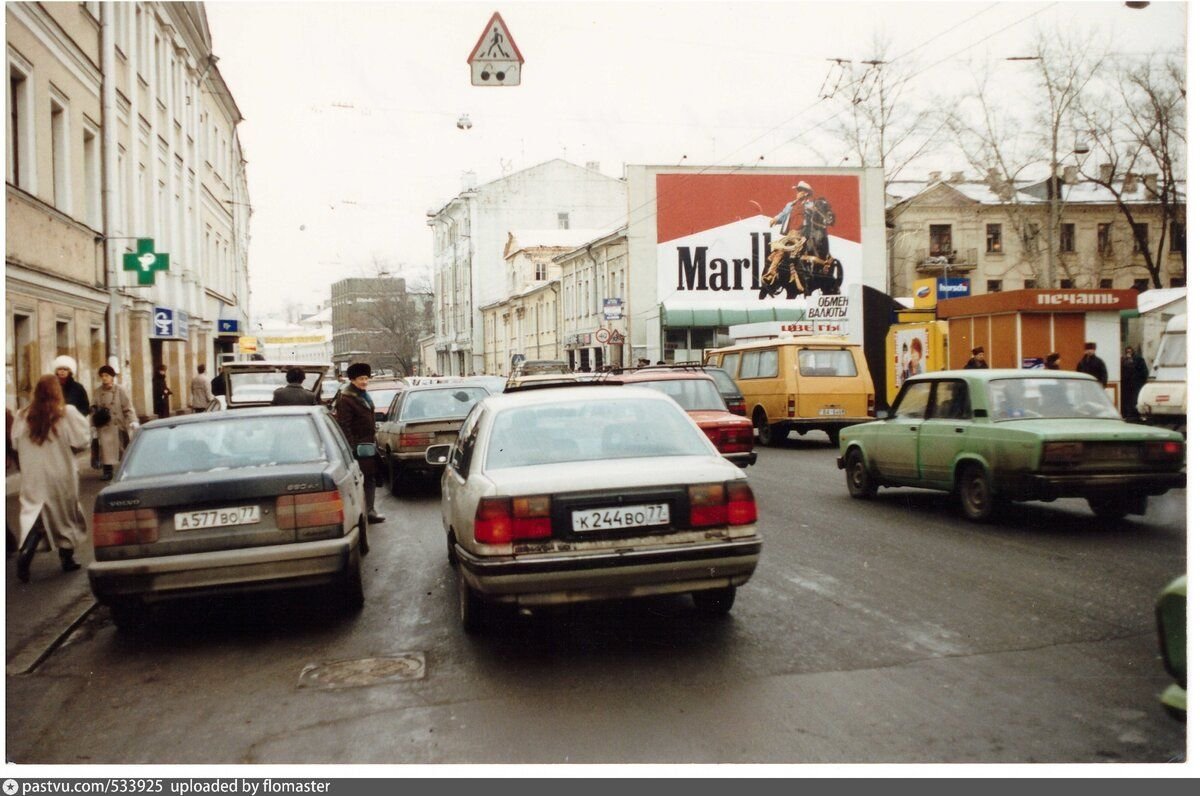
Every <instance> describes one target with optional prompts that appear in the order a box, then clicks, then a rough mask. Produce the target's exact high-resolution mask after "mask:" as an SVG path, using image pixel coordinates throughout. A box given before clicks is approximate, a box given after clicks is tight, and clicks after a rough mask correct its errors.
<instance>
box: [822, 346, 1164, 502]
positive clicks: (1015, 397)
mask: <svg viewBox="0 0 1200 796" xmlns="http://www.w3.org/2000/svg"><path fill="white" fill-rule="evenodd" d="M838 467H841V468H844V469H845V471H846V487H847V488H848V489H849V491H850V494H851V495H852V496H854V497H856V498H870V497H872V496H874V494H875V492H876V490H877V489H878V488H879V487H881V486H915V487H923V488H926V489H937V490H942V491H947V492H952V493H955V494H957V495H958V498H959V502H960V503H961V505H962V509H963V512H964V513H965V514H966V516H967V517H968V518H969V519H972V520H976V521H982V520H986V519H988V518H989V517H990V516H991V515H992V514H993V512H994V511H995V510H996V508H997V507H998V506H1000V505H1001V504H1003V503H1004V502H1005V501H1008V500H1042V501H1052V500H1055V499H1057V498H1061V497H1082V498H1086V499H1087V501H1088V505H1089V506H1090V507H1091V509H1092V511H1093V512H1095V513H1096V514H1097V515H1098V516H1100V517H1102V518H1104V519H1109V520H1114V519H1120V518H1122V517H1124V516H1126V515H1127V514H1144V513H1145V511H1146V502H1147V498H1148V497H1149V496H1151V495H1161V494H1163V493H1164V492H1166V491H1167V490H1168V489H1175V488H1181V487H1183V486H1185V485H1186V483H1187V475H1186V473H1184V471H1183V467H1184V441H1183V436H1182V435H1180V434H1179V433H1177V432H1174V431H1168V430H1166V429H1160V428H1154V427H1151V426H1143V425H1139V424H1133V423H1125V422H1124V421H1122V419H1121V416H1120V414H1119V413H1118V412H1117V410H1116V408H1115V407H1114V406H1113V403H1112V400H1111V399H1110V398H1109V397H1108V394H1107V393H1106V392H1105V391H1104V388H1103V387H1102V386H1101V385H1100V383H1099V382H1097V381H1096V380H1095V379H1094V378H1092V377H1091V376H1089V375H1087V374H1084V373H1074V372H1070V371H1048V370H1010V369H1004V370H1001V369H998V370H983V369H981V370H948V371H941V372H937V373H926V374H923V375H918V376H912V377H910V378H909V379H908V381H906V382H905V383H904V386H903V387H902V388H901V390H900V394H899V395H897V396H896V402H895V405H894V406H893V407H892V409H891V410H890V412H889V413H888V416H887V418H886V419H884V420H879V421H876V422H873V423H864V424H862V425H857V426H852V427H850V428H847V429H844V430H843V431H842V439H841V456H839V457H838Z"/></svg>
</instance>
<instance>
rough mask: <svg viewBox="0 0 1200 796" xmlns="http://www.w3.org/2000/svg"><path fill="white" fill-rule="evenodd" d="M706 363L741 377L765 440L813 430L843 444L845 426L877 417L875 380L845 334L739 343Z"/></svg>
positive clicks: (713, 352) (749, 413) (752, 415)
mask: <svg viewBox="0 0 1200 796" xmlns="http://www.w3.org/2000/svg"><path fill="white" fill-rule="evenodd" d="M705 364H707V365H717V366H718V367H720V368H722V369H723V370H725V372H726V373H728V374H729V375H730V376H732V377H733V379H734V381H736V382H737V386H738V387H739V388H741V391H742V394H743V395H745V396H746V415H747V416H748V417H749V418H750V419H751V420H753V421H754V428H755V431H756V433H757V435H758V441H759V442H760V443H762V444H763V445H778V444H779V443H780V442H782V441H783V440H784V439H785V438H786V437H787V435H788V432H790V431H797V432H799V433H801V434H803V433H805V432H806V431H812V430H813V429H816V430H819V431H824V432H825V433H826V434H828V435H829V441H830V442H831V443H833V444H834V445H837V441H838V434H839V433H840V432H841V430H842V429H843V428H845V427H846V426H852V425H854V424H855V423H866V422H868V421H870V420H874V419H875V385H874V383H873V382H872V381H871V374H870V372H869V371H868V370H867V360H866V357H865V356H863V351H862V346H860V345H857V344H855V343H851V342H848V341H847V340H845V339H844V338H841V337H777V338H774V339H771V340H759V341H755V342H752V343H739V344H737V345H731V346H725V347H724V348H714V349H712V350H710V351H709V352H708V353H707V354H706V355H705Z"/></svg>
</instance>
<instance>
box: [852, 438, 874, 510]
mask: <svg viewBox="0 0 1200 796" xmlns="http://www.w3.org/2000/svg"><path fill="white" fill-rule="evenodd" d="M846 491H848V492H849V493H850V497H852V498H857V499H858V500H870V499H871V498H873V497H875V493H876V492H877V491H879V484H878V482H876V481H875V477H874V476H873V475H871V471H870V470H869V469H868V468H867V460H866V459H864V458H863V455H862V451H860V450H859V449H858V448H851V449H850V450H849V452H847V453H846Z"/></svg>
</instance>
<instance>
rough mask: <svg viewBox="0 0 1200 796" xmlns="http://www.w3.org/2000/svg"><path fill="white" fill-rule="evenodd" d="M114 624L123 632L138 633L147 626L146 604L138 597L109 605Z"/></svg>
mask: <svg viewBox="0 0 1200 796" xmlns="http://www.w3.org/2000/svg"><path fill="white" fill-rule="evenodd" d="M108 610H109V613H110V614H111V615H112V620H113V624H114V625H116V626H117V630H118V631H120V632H121V633H137V632H138V631H140V630H143V629H145V627H146V618H147V612H146V611H147V609H146V605H145V604H144V603H143V602H142V601H141V600H137V599H124V600H120V601H117V602H114V603H112V604H110V605H109V606H108Z"/></svg>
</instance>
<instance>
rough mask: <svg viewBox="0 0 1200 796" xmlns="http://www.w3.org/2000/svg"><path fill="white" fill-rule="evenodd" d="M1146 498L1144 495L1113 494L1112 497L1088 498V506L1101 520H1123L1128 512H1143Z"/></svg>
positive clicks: (1144, 511)
mask: <svg viewBox="0 0 1200 796" xmlns="http://www.w3.org/2000/svg"><path fill="white" fill-rule="evenodd" d="M1147 502H1148V498H1147V497H1146V496H1145V495H1136V496H1134V497H1129V496H1127V495H1114V496H1112V497H1102V498H1088V502H1087V504H1088V508H1089V509H1091V510H1092V513H1093V514H1095V515H1096V516H1097V517H1099V518H1100V519H1102V520H1109V521H1112V522H1115V521H1117V520H1123V519H1125V517H1126V516H1127V515H1129V514H1145V513H1146V503H1147Z"/></svg>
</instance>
